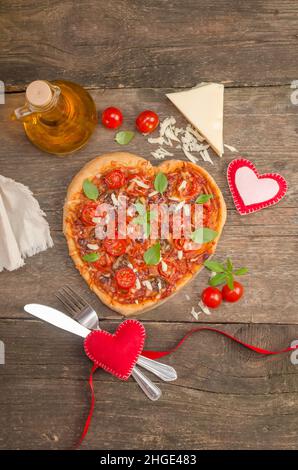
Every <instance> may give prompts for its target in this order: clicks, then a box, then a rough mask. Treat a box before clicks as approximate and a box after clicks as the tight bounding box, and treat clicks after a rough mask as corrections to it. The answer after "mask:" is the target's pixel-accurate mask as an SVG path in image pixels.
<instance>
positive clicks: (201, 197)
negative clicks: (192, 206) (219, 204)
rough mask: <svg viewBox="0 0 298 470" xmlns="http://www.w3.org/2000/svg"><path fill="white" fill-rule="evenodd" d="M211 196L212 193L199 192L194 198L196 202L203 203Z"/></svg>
mask: <svg viewBox="0 0 298 470" xmlns="http://www.w3.org/2000/svg"><path fill="white" fill-rule="evenodd" d="M212 198H213V194H200V195H199V196H198V198H197V199H196V204H205V203H206V202H208V201H209V199H212Z"/></svg>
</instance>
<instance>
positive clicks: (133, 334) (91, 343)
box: [84, 320, 146, 380]
mask: <svg viewBox="0 0 298 470" xmlns="http://www.w3.org/2000/svg"><path fill="white" fill-rule="evenodd" d="M145 336H146V334H145V328H144V327H143V325H142V323H140V322H139V321H137V320H126V321H124V322H123V323H121V325H120V326H119V327H118V328H117V330H116V332H115V333H114V334H111V333H108V332H107V331H104V330H96V331H92V332H91V333H90V334H89V335H88V336H87V337H86V338H85V341H84V349H85V353H86V354H87V356H88V357H89V359H91V361H93V362H94V364H95V365H97V366H98V367H102V369H104V370H106V371H107V372H110V373H111V374H113V375H115V376H116V377H118V378H119V379H122V380H127V379H128V378H129V376H130V374H131V373H132V369H133V368H134V366H135V364H136V362H137V360H138V357H139V355H140V354H141V352H142V351H143V347H144V342H145Z"/></svg>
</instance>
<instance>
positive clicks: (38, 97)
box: [26, 80, 53, 107]
mask: <svg viewBox="0 0 298 470" xmlns="http://www.w3.org/2000/svg"><path fill="white" fill-rule="evenodd" d="M52 96H53V95H52V90H51V88H50V86H49V84H48V83H47V82H46V81H44V80H35V81H34V82H32V83H30V85H28V87H27V90H26V98H27V101H29V103H30V104H32V106H37V107H41V106H46V105H47V104H49V102H50V101H51V99H52Z"/></svg>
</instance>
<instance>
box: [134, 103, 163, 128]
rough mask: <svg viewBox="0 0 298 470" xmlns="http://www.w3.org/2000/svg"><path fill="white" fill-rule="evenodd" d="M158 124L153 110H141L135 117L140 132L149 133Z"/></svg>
mask: <svg viewBox="0 0 298 470" xmlns="http://www.w3.org/2000/svg"><path fill="white" fill-rule="evenodd" d="M158 124H159V119H158V116H157V114H156V113H154V111H149V110H148V109H147V110H146V111H143V112H142V113H140V114H139V115H138V117H137V119H136V126H137V129H138V131H140V132H141V133H142V134H150V133H151V132H153V131H154V130H155V129H156V128H157V126H158Z"/></svg>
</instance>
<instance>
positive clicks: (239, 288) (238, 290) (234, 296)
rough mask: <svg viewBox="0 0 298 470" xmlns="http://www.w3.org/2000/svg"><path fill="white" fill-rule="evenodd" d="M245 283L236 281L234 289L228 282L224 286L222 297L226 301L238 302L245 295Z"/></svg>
mask: <svg viewBox="0 0 298 470" xmlns="http://www.w3.org/2000/svg"><path fill="white" fill-rule="evenodd" d="M243 292H244V289H243V285H242V284H240V282H237V281H234V289H230V288H229V286H228V285H227V284H226V285H225V286H223V288H222V297H223V299H224V300H225V301H226V302H237V301H238V300H239V299H241V297H242V296H243Z"/></svg>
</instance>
